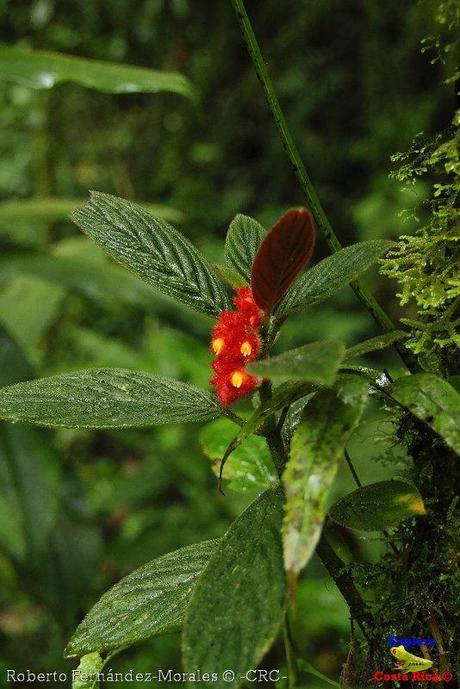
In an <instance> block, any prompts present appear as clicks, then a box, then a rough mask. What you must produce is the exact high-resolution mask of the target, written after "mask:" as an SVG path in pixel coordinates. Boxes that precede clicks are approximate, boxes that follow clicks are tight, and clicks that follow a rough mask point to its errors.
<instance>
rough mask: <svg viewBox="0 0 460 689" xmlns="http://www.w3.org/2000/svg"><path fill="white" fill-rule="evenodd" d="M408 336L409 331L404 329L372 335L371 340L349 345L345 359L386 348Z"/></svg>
mask: <svg viewBox="0 0 460 689" xmlns="http://www.w3.org/2000/svg"><path fill="white" fill-rule="evenodd" d="M405 337H407V333H405V332H403V331H402V330H393V331H392V332H390V333H384V334H383V335H377V337H371V338H370V339H369V340H364V342H359V343H358V344H357V345H354V346H353V347H349V348H348V349H347V351H346V352H345V360H346V361H348V359H355V358H356V357H358V356H362V355H363V354H369V352H376V351H378V350H380V349H386V348H387V347H391V346H392V345H394V344H395V342H399V341H400V340H403V339H404V338H405Z"/></svg>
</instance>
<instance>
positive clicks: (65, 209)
mask: <svg viewBox="0 0 460 689" xmlns="http://www.w3.org/2000/svg"><path fill="white" fill-rule="evenodd" d="M85 203H86V199H68V198H61V197H56V198H52V197H49V198H47V197H40V198H28V199H19V200H18V199H14V200H11V201H3V202H2V203H0V225H5V226H8V225H10V224H11V223H16V222H30V223H33V224H36V223H53V222H65V221H66V220H67V221H68V220H70V216H71V214H72V213H73V212H74V211H76V210H77V209H78V208H82V207H83V206H84V205H85ZM140 205H142V206H143V207H144V208H146V209H147V210H148V211H149V212H150V213H152V215H155V216H156V217H158V218H164V219H165V220H169V221H170V222H181V221H182V219H183V218H182V213H180V211H178V210H175V209H174V208H169V207H168V206H161V205H159V204H154V203H142V204H140Z"/></svg>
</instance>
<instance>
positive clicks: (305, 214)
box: [251, 208, 315, 314]
mask: <svg viewBox="0 0 460 689" xmlns="http://www.w3.org/2000/svg"><path fill="white" fill-rule="evenodd" d="M314 244H315V226H314V222H313V216H312V214H311V213H310V211H309V210H307V209H306V208H298V209H291V210H289V211H287V213H285V214H284V215H283V217H282V218H280V220H278V222H277V223H276V225H274V226H273V227H272V229H271V230H270V231H269V233H268V234H267V235H266V237H265V239H264V240H263V242H262V244H261V245H260V248H259V250H258V252H257V254H256V257H255V259H254V263H253V265H252V273H251V287H252V292H253V295H254V300H255V301H256V303H257V305H258V306H259V307H260V308H261V309H262V310H263V311H265V312H266V313H267V314H268V313H271V311H272V310H273V308H274V307H275V306H276V305H277V304H278V303H279V302H280V301H281V299H282V298H283V296H284V295H285V294H286V292H287V290H288V289H289V287H290V286H291V285H292V283H293V282H294V280H295V279H296V277H297V276H298V275H299V273H300V272H301V271H302V270H303V269H304V268H305V266H306V265H307V263H308V261H309V260H310V258H311V255H312V253H313V247H314Z"/></svg>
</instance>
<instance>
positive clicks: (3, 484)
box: [0, 0, 454, 689]
mask: <svg viewBox="0 0 460 689" xmlns="http://www.w3.org/2000/svg"><path fill="white" fill-rule="evenodd" d="M0 6H1V8H2V10H1V15H0V16H1V30H0V40H1V41H3V42H5V43H7V44H9V45H18V46H22V47H31V48H35V49H42V50H51V51H60V52H64V53H69V54H73V55H76V56H80V57H87V58H94V59H98V60H104V61H114V62H120V63H125V64H133V65H140V66H146V67H152V68H155V69H166V70H175V71H179V72H182V73H183V74H185V75H187V76H188V77H189V79H190V80H191V81H192V83H193V84H194V86H195V87H196V89H197V91H198V94H199V103H198V104H193V103H192V102H191V101H189V100H186V99H185V98H181V97H180V96H178V95H173V94H168V93H160V94H132V95H110V94H103V93H98V92H96V91H91V90H87V89H85V88H83V87H80V86H78V85H75V84H70V83H69V84H63V85H59V86H57V87H56V88H54V89H52V90H49V91H35V90H32V89H29V88H27V87H25V86H22V85H19V84H17V83H11V82H10V81H9V80H8V75H7V74H3V75H0V79H1V81H0V201H1V203H0V248H1V256H0V338H1V339H2V346H1V348H0V383H1V384H2V385H3V384H7V383H9V382H12V381H13V380H18V379H25V378H27V377H35V376H38V375H47V374H51V373H55V372H61V371H70V370H76V369H80V368H85V367H88V366H122V367H126V368H135V369H142V370H146V371H151V372H155V373H160V374H165V375H169V376H173V377H177V378H181V379H182V380H188V381H191V382H194V383H197V384H199V385H205V386H206V385H207V381H208V378H209V375H210V372H209V361H210V358H211V357H210V354H209V352H208V350H207V341H208V336H209V330H210V323H209V322H208V321H207V320H206V319H205V318H204V317H203V318H201V317H199V316H197V315H196V314H194V313H191V312H188V311H187V310H186V309H185V308H184V309H182V308H181V307H179V306H177V305H173V304H172V302H169V301H167V300H166V299H164V298H162V297H159V296H157V295H156V294H154V293H153V292H150V290H148V289H147V288H145V287H143V286H142V285H140V283H138V281H137V280H136V279H135V278H131V277H130V276H129V275H128V274H127V273H125V272H124V271H118V269H117V270H115V269H114V268H113V266H112V265H111V264H110V263H109V262H108V260H107V259H105V258H104V257H103V256H102V254H100V253H99V250H98V249H97V248H96V247H95V246H94V245H93V244H90V243H89V242H87V240H85V239H84V238H83V237H82V236H81V234H80V232H79V230H78V229H77V228H76V227H75V226H74V225H73V224H72V223H71V222H70V221H68V220H66V219H65V215H66V213H64V212H63V211H62V208H64V207H65V203H63V204H61V206H60V205H59V203H58V202H56V199H61V201H65V200H67V199H76V198H79V199H84V198H86V196H87V192H88V189H97V190H100V191H106V192H110V193H113V194H117V195H119V196H123V197H125V198H129V199H133V200H136V201H145V202H149V203H151V204H159V205H161V206H162V207H163V209H162V212H163V213H164V214H165V215H167V217H169V218H170V219H171V221H172V222H173V223H175V224H176V225H177V226H178V227H180V229H181V230H182V231H183V232H184V233H185V234H186V235H187V236H188V237H190V238H191V239H192V240H193V241H194V242H195V243H196V244H197V245H198V246H200V248H201V249H202V250H203V251H204V252H205V253H206V254H207V255H208V256H209V257H210V258H211V259H212V260H215V261H220V260H221V259H222V252H223V244H222V242H223V238H224V236H225V232H226V229H227V227H228V224H229V222H230V221H231V219H232V218H233V217H234V215H235V214H236V213H238V212H243V213H247V214H249V215H252V216H253V217H255V218H257V219H258V220H259V221H260V222H261V223H262V224H264V225H265V226H266V227H270V225H271V224H272V223H273V222H274V221H275V220H276V219H277V217H278V216H279V215H280V214H281V213H283V212H284V211H285V209H286V208H287V207H290V206H295V205H302V203H303V199H302V194H301V191H300V189H299V187H298V184H297V181H296V179H295V177H294V174H293V171H292V169H291V167H290V164H289V162H288V160H287V158H286V155H285V153H284V151H283V149H282V146H281V144H280V142H279V140H278V138H277V135H276V131H275V128H274V125H273V123H272V121H271V119H270V114H269V112H268V110H267V107H266V103H265V101H264V98H263V94H262V92H261V89H260V87H259V84H258V82H257V80H256V77H255V73H254V71H253V68H252V66H251V64H250V61H249V58H248V55H247V53H246V50H245V47H244V45H243V42H242V39H241V35H240V33H239V29H238V25H237V23H236V21H235V17H234V14H233V11H232V8H231V4H230V2H228V3H227V2H224V1H223V0H219V1H218V2H205V1H203V0H195V1H194V2H191V1H189V0H169V1H164V2H162V1H161V0H85V2H76V1H75V0H65V1H61V2H59V1H56V2H53V1H52V0H36V2H25V1H24V0H16V1H15V2H3V3H0ZM434 8H435V4H434V3H430V2H407V1H405V2H401V0H386V2H378V1H376V0H352V1H350V2H345V1H344V0H297V2H294V3H288V2H275V1H274V0H266V1H265V2H249V3H248V11H249V12H250V14H251V18H252V20H253V23H254V26H255V30H256V32H257V34H258V36H259V39H260V41H261V44H262V48H263V50H264V53H265V56H266V59H267V61H268V65H269V68H270V71H271V75H272V77H273V80H274V83H275V87H276V89H277V91H278V94H279V97H280V100H281V102H282V105H283V107H284V109H285V113H286V116H287V120H288V122H289V124H290V126H291V128H292V132H293V134H294V137H295V139H296V141H297V143H298V145H299V147H300V150H301V153H302V156H303V158H304V161H305V164H306V167H307V169H308V170H309V172H310V174H311V176H312V178H313V181H314V183H315V185H316V187H317V190H318V192H319V195H320V198H321V200H322V202H323V204H324V206H325V208H326V209H327V212H328V214H329V216H330V218H331V221H332V224H333V225H334V227H335V229H336V232H337V234H338V235H339V237H340V238H341V241H342V242H343V243H344V244H349V243H352V242H355V241H359V240H365V239H373V238H383V237H386V238H396V237H398V236H399V235H400V234H403V233H404V234H408V233H411V232H413V230H414V223H413V222H412V223H411V222H406V223H403V221H402V219H401V217H400V216H399V215H398V214H399V212H400V211H401V210H402V209H404V208H407V207H411V206H414V205H416V204H417V203H418V202H419V200H420V199H421V198H423V197H424V195H426V194H427V193H428V191H429V190H428V188H427V187H425V186H424V183H422V182H420V183H418V184H417V185H416V186H414V188H413V189H412V190H411V191H410V192H408V191H405V192H403V191H401V189H400V184H399V183H398V182H397V181H396V180H393V179H389V177H388V175H389V172H390V170H391V168H392V163H391V160H390V157H391V155H392V154H394V153H396V152H397V151H401V150H406V149H407V148H408V147H409V146H410V143H411V141H412V139H413V138H414V137H415V136H416V135H417V134H418V133H419V132H422V131H423V132H424V133H425V135H428V136H429V135H430V134H433V133H435V132H438V131H440V130H442V129H444V128H446V127H448V126H449V124H450V121H451V117H452V112H453V101H454V89H453V87H452V85H450V86H444V85H442V80H443V79H444V78H445V76H446V75H447V74H448V73H450V72H449V67H448V66H446V65H445V64H443V63H442V62H441V61H439V60H435V61H434V62H433V59H434V58H436V53H435V52H433V51H430V52H422V50H421V48H422V44H421V41H422V39H424V38H426V37H428V36H430V35H433V34H436V33H437V32H438V31H439V27H438V25H437V24H436V22H435V10H434ZM25 199H27V200H28V201H30V200H31V199H32V200H34V201H36V202H37V203H35V204H34V206H33V212H29V213H28V212H27V206H25V205H24V206H22V205H21V204H18V203H17V201H20V200H25ZM62 216H64V217H62ZM325 255H327V248H326V246H325V244H324V243H323V241H322V240H321V239H319V241H318V245H317V249H316V254H315V260H318V259H319V258H322V257H323V256H325ZM37 257H38V258H39V259H40V260H41V259H43V258H47V259H48V258H49V257H52V258H53V259H54V260H55V264H54V265H55V267H54V269H53V270H51V269H50V268H49V266H50V263H46V261H45V262H44V261H42V263H40V261H38V262H36V263H35V264H34V260H35V259H36V258H37ZM60 258H67V259H69V260H70V259H71V262H70V263H68V264H67V265H68V266H69V265H72V266H73V268H72V270H66V271H64V272H62V271H61V273H59V268H56V266H58V265H59V259H60ZM28 261H29V263H28ZM51 263H53V262H52V261H51ZM34 266H35V267H34ZM37 266H38V267H37ZM40 266H41V268H40ZM56 271H57V272H56ZM367 280H368V281H369V284H370V285H372V289H373V290H374V292H375V293H376V294H377V295H378V296H379V298H380V300H381V301H382V302H383V303H384V304H385V306H386V308H387V309H388V311H389V312H390V313H392V315H393V316H394V317H395V318H398V317H399V315H400V308H399V306H398V300H397V298H396V296H395V291H396V290H395V287H394V285H393V284H392V283H391V282H390V281H389V280H387V279H386V278H383V277H382V276H379V274H378V272H377V270H374V272H373V273H370V274H368V275H367ZM408 313H410V307H409V309H407V310H406V315H407V314H408ZM374 334H376V330H375V327H374V325H373V323H372V321H371V318H370V316H369V315H368V314H367V313H366V312H364V311H363V309H362V307H361V306H360V304H359V303H358V302H357V300H356V298H355V297H354V295H353V293H352V291H351V290H350V289H347V290H346V291H344V292H343V293H342V294H341V295H340V296H339V298H337V299H335V300H334V301H333V302H328V303H327V305H324V306H320V307H316V308H314V309H312V310H311V311H309V312H308V313H306V314H302V315H300V316H297V317H296V318H293V319H292V320H291V321H290V322H289V324H287V326H286V328H285V329H284V331H283V335H282V338H281V340H280V348H285V347H286V346H295V345H296V344H303V343H305V342H306V341H308V340H309V339H313V338H314V339H320V338H323V337H328V338H329V337H330V338H334V337H340V338H342V339H344V340H345V341H346V342H347V343H348V344H353V343H355V342H358V341H360V340H362V339H364V338H366V337H370V336H372V335H374ZM386 356H387V366H388V367H389V369H390V370H391V371H394V372H397V371H398V370H399V369H398V367H399V364H398V361H397V359H396V358H395V357H393V355H391V354H388V355H386ZM198 433H199V428H198V427H195V426H187V427H185V426H181V427H176V426H166V427H160V428H155V429H147V430H142V431H141V430H128V431H114V432H102V431H98V432H89V431H77V430H72V431H69V430H59V431H54V432H51V431H50V432H48V431H42V430H37V429H30V428H21V427H16V426H14V427H13V426H9V425H6V424H4V425H3V426H2V428H1V434H0V460H3V463H2V464H0V467H3V468H0V522H1V525H0V643H1V646H0V648H1V650H0V674H1V675H2V676H4V671H5V669H6V668H16V669H18V670H19V669H25V668H30V669H32V670H35V671H38V670H40V671H46V670H55V669H57V670H59V669H67V670H69V669H71V668H72V667H74V666H75V663H73V662H72V661H66V660H63V658H62V652H63V648H64V646H65V643H66V641H67V640H68V638H69V637H70V635H71V633H72V631H73V629H74V627H75V625H76V624H77V623H78V621H79V620H80V619H81V617H82V615H83V614H84V613H85V612H86V611H87V610H88V609H89V608H90V607H91V605H92V604H93V603H94V602H95V601H96V600H97V598H98V597H99V595H100V594H101V593H102V592H103V591H105V590H106V589H107V588H108V586H110V585H111V584H112V583H114V582H115V581H117V580H118V579H119V578H120V577H122V576H123V575H125V574H126V573H128V572H129V571H131V570H132V569H134V568H135V567H137V566H139V565H141V564H143V563H144V562H146V561H148V560H150V559H153V558H154V557H156V556H158V555H160V554H162V553H165V552H168V551H170V550H173V549H175V548H177V547H180V546H182V545H186V544H189V543H193V542H196V541H201V540H204V539H206V538H210V537H213V536H219V535H221V534H222V533H223V532H224V530H225V528H226V527H227V525H228V524H229V523H230V521H231V519H232V518H233V517H234V516H236V515H237V514H238V513H239V512H240V510H241V508H242V506H244V504H246V502H248V500H249V499H250V496H241V495H236V494H232V493H231V492H230V491H229V492H228V495H227V496H226V497H225V498H224V497H222V496H221V495H220V494H219V493H218V491H217V487H216V480H215V476H214V474H213V473H212V471H211V470H210V462H209V460H208V459H207V458H206V457H205V456H204V454H203V453H202V452H201V450H200V445H199V437H198ZM390 436H391V433H390V432H389V431H388V429H387V428H385V424H384V423H383V422H382V421H381V419H380V417H379V414H378V411H377V409H375V410H371V411H370V412H369V418H368V420H367V423H366V424H365V427H364V431H363V430H360V432H359V436H357V437H356V438H355V439H354V442H353V447H354V452H353V454H354V461H355V464H356V465H357V467H358V469H359V470H360V472H361V476H362V478H363V479H364V480H366V479H367V478H372V480H377V479H378V478H384V477H388V476H393V475H395V473H397V471H398V467H401V466H403V465H404V462H405V457H404V453H403V451H402V450H396V449H395V448H394V447H393V446H392V444H391V442H390V441H389V438H390ZM369 460H375V461H369ZM352 487H353V484H352V481H351V477H350V476H349V474H348V473H347V471H346V468H343V469H342V470H341V475H340V480H339V481H338V483H337V488H336V490H335V493H334V498H337V497H338V496H340V494H342V493H344V492H345V491H346V490H350V489H351V488H352ZM380 547H381V543H380V542H379V540H378V538H377V536H370V537H369V536H366V538H357V537H356V536H353V537H351V536H350V537H349V539H348V542H347V546H346V547H345V546H343V545H342V546H341V548H342V551H343V552H342V553H341V554H342V555H343V557H345V558H346V557H347V555H348V556H349V555H350V554H352V555H353V557H354V559H358V560H359V558H363V557H364V555H366V556H367V557H370V558H372V557H373V556H374V555H373V554H376V553H378V552H379V548H380ZM348 632H349V620H348V618H347V613H346V606H345V604H344V603H343V601H342V599H341V597H340V594H339V593H338V592H337V591H336V589H335V587H334V584H333V583H332V582H331V581H330V580H329V579H328V578H327V576H326V574H325V572H324V570H323V569H322V567H321V565H320V563H319V561H317V560H316V559H315V560H314V561H313V562H312V563H311V564H310V565H309V566H308V568H307V569H306V571H305V574H304V575H303V578H302V579H301V581H300V583H299V604H298V610H297V617H296V637H297V638H298V640H299V641H300V644H301V651H302V654H303V656H304V657H305V658H308V659H309V661H310V662H311V663H313V664H314V665H315V666H316V667H317V668H318V669H320V670H321V671H322V672H324V673H326V674H327V675H329V676H331V677H337V675H338V673H339V671H340V666H341V664H342V663H343V661H344V659H345V656H346V653H347V640H348V636H349V635H348ZM282 657H283V654H282V651H281V647H280V646H277V645H275V647H274V649H273V650H272V651H271V653H270V654H269V656H268V657H267V659H266V662H264V666H267V667H268V666H274V667H277V666H278V665H279V663H280V662H283V661H282ZM111 667H113V668H114V669H118V670H120V669H122V668H123V669H125V670H127V669H131V668H133V669H134V670H135V671H139V672H143V671H151V670H154V669H157V668H174V669H179V667H180V664H179V639H178V636H177V635H170V636H166V637H163V638H157V639H153V640H152V641H151V642H147V643H144V644H142V645H140V646H138V647H136V648H134V649H131V650H129V651H128V652H127V653H125V654H122V655H120V656H119V657H117V658H116V659H114V660H113V661H112V663H111ZM318 682H320V680H318V679H315V678H313V679H312V683H311V684H310V685H309V686H311V687H313V686H315V687H316V686H318ZM18 686H19V685H18ZM29 686H30V685H29ZM111 686H113V687H117V686H120V687H121V686H123V683H113V684H111ZM130 686H131V687H133V689H134V688H135V687H136V686H139V687H140V686H143V685H142V684H139V685H138V684H136V683H135V682H133V683H130ZM324 686H326V685H324Z"/></svg>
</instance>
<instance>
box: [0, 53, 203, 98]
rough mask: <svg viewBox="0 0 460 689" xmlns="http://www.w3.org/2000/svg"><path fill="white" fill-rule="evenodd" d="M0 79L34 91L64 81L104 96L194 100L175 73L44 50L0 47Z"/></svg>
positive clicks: (192, 92) (181, 79) (190, 89)
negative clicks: (173, 95)
mask: <svg viewBox="0 0 460 689" xmlns="http://www.w3.org/2000/svg"><path fill="white" fill-rule="evenodd" d="M0 75H1V76H0V78H1V79H3V80H4V81H12V82H14V83H17V84H21V85H22V86H27V87H28V88H32V89H50V88H52V87H53V86H55V85H56V84H59V83H62V82H65V81H74V82H76V83H77V84H80V85H81V86H86V87H87V88H91V89H96V90H97V91H103V92H104V93H158V92H160V91H169V92H172V93H178V94H180V95H182V96H186V97H187V98H192V99H194V98H195V91H194V89H193V87H192V85H191V84H190V82H189V80H188V79H187V78H186V77H184V76H182V74H177V73H176V72H160V71H158V70H154V69H146V68H145V67H134V66H131V65H120V64H116V63H111V62H98V61H96V60H87V59H82V58H77V57H73V56H71V55H63V54H61V53H48V52H44V51H42V50H21V49H20V48H15V47H12V46H7V45H0Z"/></svg>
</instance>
